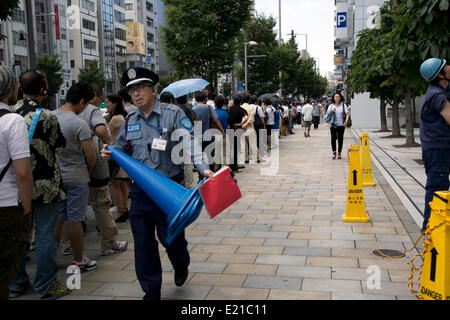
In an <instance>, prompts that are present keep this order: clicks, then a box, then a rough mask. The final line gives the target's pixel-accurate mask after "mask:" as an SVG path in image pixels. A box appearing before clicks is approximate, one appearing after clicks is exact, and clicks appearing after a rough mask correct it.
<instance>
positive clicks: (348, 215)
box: [342, 145, 370, 222]
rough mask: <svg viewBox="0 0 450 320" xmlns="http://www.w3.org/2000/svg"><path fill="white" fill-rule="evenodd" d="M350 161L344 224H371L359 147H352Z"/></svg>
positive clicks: (349, 155) (349, 151) (343, 216)
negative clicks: (365, 197)
mask: <svg viewBox="0 0 450 320" xmlns="http://www.w3.org/2000/svg"><path fill="white" fill-rule="evenodd" d="M348 159H349V170H348V184H347V208H346V211H345V213H344V214H343V215H342V220H343V221H344V222H369V221H370V219H369V216H368V215H367V214H366V206H365V204H364V191H363V186H362V176H361V162H360V158H359V146H357V145H353V146H350V148H349V149H348Z"/></svg>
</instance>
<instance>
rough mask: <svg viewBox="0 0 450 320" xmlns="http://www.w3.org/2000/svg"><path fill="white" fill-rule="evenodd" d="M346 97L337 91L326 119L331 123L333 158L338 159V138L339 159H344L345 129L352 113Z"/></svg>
mask: <svg viewBox="0 0 450 320" xmlns="http://www.w3.org/2000/svg"><path fill="white" fill-rule="evenodd" d="M344 101H345V99H344V97H343V96H342V95H341V94H340V93H335V94H334V96H333V99H332V100H331V104H330V106H329V107H328V110H327V114H326V115H325V121H326V122H329V123H330V132H331V148H332V150H333V155H332V159H333V160H334V159H336V139H337V140H338V159H342V156H341V152H342V147H343V145H344V131H345V127H346V126H347V122H348V119H349V116H350V114H349V113H348V108H347V105H345V103H344Z"/></svg>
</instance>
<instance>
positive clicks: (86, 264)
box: [72, 256, 98, 273]
mask: <svg viewBox="0 0 450 320" xmlns="http://www.w3.org/2000/svg"><path fill="white" fill-rule="evenodd" d="M72 265H73V266H78V267H79V268H80V271H81V272H82V273H83V272H86V271H92V270H95V269H97V266H98V265H97V261H93V260H89V259H88V257H86V256H83V261H81V262H78V261H74V262H72Z"/></svg>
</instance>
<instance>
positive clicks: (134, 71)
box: [122, 67, 159, 88]
mask: <svg viewBox="0 0 450 320" xmlns="http://www.w3.org/2000/svg"><path fill="white" fill-rule="evenodd" d="M142 82H149V83H151V84H152V85H156V84H157V83H158V82H159V76H158V75H157V74H156V73H154V72H153V71H151V70H149V69H146V68H141V67H131V68H128V69H127V70H125V72H124V73H123V74H122V83H123V84H124V85H125V86H126V87H127V88H129V87H130V86H132V85H134V84H137V83H142Z"/></svg>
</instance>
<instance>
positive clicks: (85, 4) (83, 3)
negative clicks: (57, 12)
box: [81, 0, 95, 11]
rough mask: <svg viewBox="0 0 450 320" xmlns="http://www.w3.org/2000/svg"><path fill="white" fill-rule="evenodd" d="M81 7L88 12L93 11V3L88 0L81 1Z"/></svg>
mask: <svg viewBox="0 0 450 320" xmlns="http://www.w3.org/2000/svg"><path fill="white" fill-rule="evenodd" d="M81 6H82V7H83V8H84V9H87V10H89V11H95V3H94V2H93V1H90V0H82V1H81Z"/></svg>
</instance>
